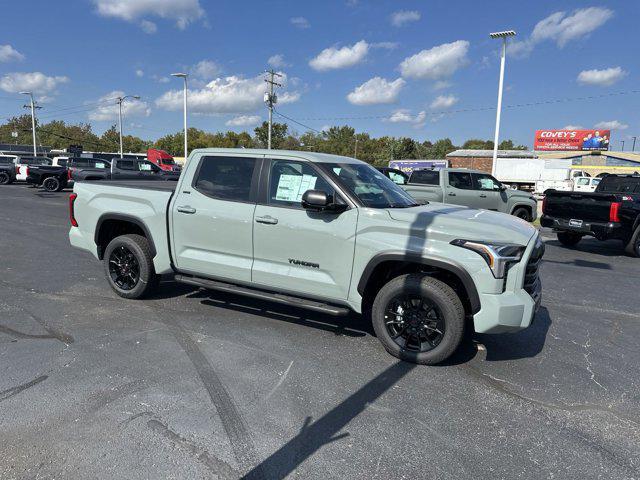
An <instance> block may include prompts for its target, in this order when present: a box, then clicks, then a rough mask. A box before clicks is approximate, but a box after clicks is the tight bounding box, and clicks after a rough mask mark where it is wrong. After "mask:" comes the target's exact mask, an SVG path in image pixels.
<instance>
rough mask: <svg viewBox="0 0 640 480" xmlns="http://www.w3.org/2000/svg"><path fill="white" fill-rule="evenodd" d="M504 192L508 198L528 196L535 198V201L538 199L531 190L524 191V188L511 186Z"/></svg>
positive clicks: (531, 198) (528, 197)
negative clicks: (515, 188) (514, 188)
mask: <svg viewBox="0 0 640 480" xmlns="http://www.w3.org/2000/svg"><path fill="white" fill-rule="evenodd" d="M504 193H506V194H507V197H508V198H526V199H530V200H533V201H534V202H535V201H536V199H535V198H534V197H533V196H532V195H531V194H530V193H529V192H523V191H522V190H513V189H511V188H508V189H506V190H505V191H504Z"/></svg>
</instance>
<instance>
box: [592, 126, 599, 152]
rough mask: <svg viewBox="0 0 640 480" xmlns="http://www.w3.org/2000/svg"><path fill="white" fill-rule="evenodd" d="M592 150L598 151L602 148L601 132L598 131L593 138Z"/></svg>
mask: <svg viewBox="0 0 640 480" xmlns="http://www.w3.org/2000/svg"><path fill="white" fill-rule="evenodd" d="M591 148H594V149H598V150H600V149H601V148H602V137H601V136H600V132H599V131H598V130H596V133H595V135H594V136H593V147H591Z"/></svg>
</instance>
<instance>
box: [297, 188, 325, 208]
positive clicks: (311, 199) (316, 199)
mask: <svg viewBox="0 0 640 480" xmlns="http://www.w3.org/2000/svg"><path fill="white" fill-rule="evenodd" d="M329 204H330V201H329V195H327V192H324V191H322V190H307V191H306V192H304V193H303V194H302V208H305V209H307V210H316V211H321V210H326V208H327V207H328V206H329Z"/></svg>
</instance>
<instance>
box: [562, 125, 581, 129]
mask: <svg viewBox="0 0 640 480" xmlns="http://www.w3.org/2000/svg"><path fill="white" fill-rule="evenodd" d="M562 130H584V127H583V126H582V125H565V126H564V127H562Z"/></svg>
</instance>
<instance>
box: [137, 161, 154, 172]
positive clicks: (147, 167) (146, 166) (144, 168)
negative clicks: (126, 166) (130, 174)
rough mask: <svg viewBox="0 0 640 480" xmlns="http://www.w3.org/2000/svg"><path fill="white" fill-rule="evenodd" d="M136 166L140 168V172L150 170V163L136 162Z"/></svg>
mask: <svg viewBox="0 0 640 480" xmlns="http://www.w3.org/2000/svg"><path fill="white" fill-rule="evenodd" d="M138 168H139V169H140V171H141V172H150V171H151V165H150V164H148V163H139V164H138Z"/></svg>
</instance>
